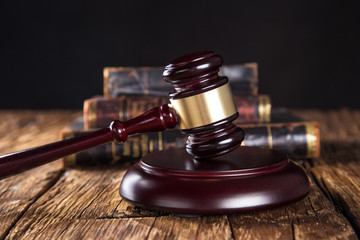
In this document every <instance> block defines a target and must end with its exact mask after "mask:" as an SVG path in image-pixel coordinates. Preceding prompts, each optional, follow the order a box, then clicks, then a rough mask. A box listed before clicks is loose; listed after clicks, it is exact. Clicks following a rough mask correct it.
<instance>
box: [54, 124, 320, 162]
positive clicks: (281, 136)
mask: <svg viewBox="0 0 360 240" xmlns="http://www.w3.org/2000/svg"><path fill="white" fill-rule="evenodd" d="M83 124H84V123H83V118H80V119H78V120H77V121H75V122H74V123H73V124H71V125H70V126H68V127H67V128H65V129H64V130H62V131H61V133H60V138H61V139H67V138H71V137H75V136H79V135H82V134H86V133H89V132H91V131H93V130H95V129H89V130H84V128H83ZM239 126H241V127H242V128H243V129H244V131H245V140H244V142H243V145H245V146H257V147H265V148H273V149H276V150H280V151H283V152H285V153H287V154H288V155H289V156H290V157H291V158H293V159H301V158H317V157H319V155H320V131H319V125H318V123H317V122H310V121H309V122H308V121H301V120H300V121H288V122H286V121H285V122H278V123H273V122H272V123H262V124H239ZM186 139H187V135H185V134H182V133H181V132H180V131H179V130H177V129H174V130H167V131H163V132H155V133H143V134H138V135H135V136H132V137H129V138H128V139H127V141H126V142H124V143H123V144H116V143H114V142H112V143H107V144H104V145H101V146H98V147H94V148H91V149H88V150H85V151H82V152H79V153H76V154H73V155H71V156H68V157H65V158H64V159H63V160H64V164H66V165H67V166H71V165H96V164H118V163H125V162H133V161H137V160H139V159H140V158H141V157H142V156H144V155H146V154H148V153H151V152H153V151H158V150H163V149H169V148H173V147H184V146H185V141H186Z"/></svg>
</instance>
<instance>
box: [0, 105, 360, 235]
mask: <svg viewBox="0 0 360 240" xmlns="http://www.w3.org/2000/svg"><path fill="white" fill-rule="evenodd" d="M294 113H295V114H297V115H299V116H301V117H303V118H305V119H308V120H316V121H318V122H319V123H320V126H321V150H322V153H321V158H320V159H313V160H304V161H302V164H303V165H304V166H305V167H306V169H307V170H308V173H309V175H310V176H311V178H312V191H311V193H310V195H309V196H308V197H307V198H305V199H304V200H301V201H299V202H297V203H295V204H292V205H289V206H286V207H282V208H277V209H271V210H267V211H257V212H249V213H244V214H231V215H219V216H202V217H196V218H182V217H177V216H174V215H171V214H166V213H161V212H155V211H147V210H143V209H140V208H137V207H133V206H132V205H130V204H128V203H126V202H125V201H123V200H122V199H121V197H120V196H119V194H118V188H119V185H120V182H121V179H122V176H123V175H124V173H125V171H126V169H125V167H124V166H117V167H115V168H114V167H111V168H106V167H102V168H100V169H99V168H97V169H95V168H80V167H79V168H72V169H66V170H63V169H62V164H61V162H60V161H56V162H53V163H50V164H47V165H44V166H41V167H38V168H36V169H33V170H30V171H28V172H26V173H23V174H20V175H17V176H13V177H10V178H7V179H3V180H1V181H0V193H1V200H0V216H1V218H0V226H1V228H0V238H1V239H33V238H38V239H47V238H49V239H114V238H116V239H130V238H131V239H222V240H223V239H358V236H360V111H355V110H347V109H342V110H336V111H318V110H297V111H294ZM80 115H81V112H80V111H0V154H5V153H8V152H12V151H17V150H21V149H24V148H29V147H33V146H37V145H40V144H45V143H49V142H52V141H55V140H57V137H58V132H59V131H60V130H61V129H62V128H63V127H65V126H66V125H67V124H69V123H70V122H71V121H72V120H73V119H75V118H76V117H77V116H80Z"/></svg>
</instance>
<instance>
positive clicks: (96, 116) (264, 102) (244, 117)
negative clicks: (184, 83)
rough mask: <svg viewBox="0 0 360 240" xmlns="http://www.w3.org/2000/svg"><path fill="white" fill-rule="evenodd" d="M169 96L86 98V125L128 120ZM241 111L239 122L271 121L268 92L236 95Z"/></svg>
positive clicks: (96, 126) (160, 103) (92, 125)
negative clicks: (266, 93) (265, 93)
mask: <svg viewBox="0 0 360 240" xmlns="http://www.w3.org/2000/svg"><path fill="white" fill-rule="evenodd" d="M168 99H169V98H168V97H154V96H148V95H145V96H125V95H123V96H121V97H118V98H110V99H109V98H106V97H103V96H98V97H94V98H90V99H87V100H85V101H84V126H85V129H89V128H103V127H107V126H108V124H109V122H111V121H112V120H114V119H119V120H121V121H126V120H128V119H131V118H134V117H136V116H138V115H140V114H141V113H143V112H145V111H147V110H150V109H152V108H154V107H156V106H161V105H162V104H165V103H168ZM234 99H235V103H236V106H237V109H238V112H239V118H238V122H239V123H260V122H269V121H270V114H271V103H270V97H269V96H268V95H256V96H254V95H237V96H234Z"/></svg>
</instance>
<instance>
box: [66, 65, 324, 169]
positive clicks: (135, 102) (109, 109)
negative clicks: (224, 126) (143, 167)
mask: <svg viewBox="0 0 360 240" xmlns="http://www.w3.org/2000/svg"><path fill="white" fill-rule="evenodd" d="M162 71H163V68H161V67H136V68H134V67H131V68H130V67H106V68H104V95H103V96H96V97H93V98H90V99H87V100H85V101H84V111H83V112H84V116H83V117H82V118H79V119H77V120H76V121H75V122H74V123H72V124H71V125H70V126H68V127H67V128H65V129H63V130H62V131H61V133H60V138H61V139H68V138H71V137H75V136H79V135H83V134H86V133H89V132H91V131H94V130H96V129H98V128H104V127H108V125H109V124H110V122H111V121H112V120H114V119H119V120H120V121H126V120H128V119H131V118H134V117H136V116H138V115H140V114H142V113H143V112H145V111H147V110H150V109H151V108H154V107H157V106H160V105H162V104H165V103H168V101H169V100H168V93H169V92H170V91H172V86H171V85H170V84H169V83H166V82H165V81H164V80H163V79H162ZM220 75H224V76H227V77H228V78H229V81H230V85H231V89H232V91H233V95H234V99H235V103H236V106H237V109H238V112H239V117H238V119H237V120H236V121H235V124H237V125H239V126H240V127H242V128H243V129H244V131H245V134H246V135H245V140H244V141H243V145H245V146H257V147H265V148H273V149H277V150H280V151H283V152H285V153H287V154H288V155H289V156H290V157H291V158H293V159H299V158H316V157H318V156H319V154H320V140H319V126H318V124H317V123H316V122H308V121H302V120H301V119H297V118H295V117H293V116H291V115H290V114H288V113H287V112H286V111H284V110H276V109H272V106H271V102H270V96H269V95H264V94H258V65H257V64H256V63H246V64H237V65H224V66H222V67H221V69H220ZM186 139H187V135H185V134H183V133H181V131H180V130H178V129H174V130H167V131H164V132H155V133H143V134H138V135H136V136H132V137H129V138H128V139H127V141H126V142H124V143H123V144H116V143H107V144H104V145H101V146H98V147H94V148H91V149H88V150H85V151H82V152H79V153H76V154H73V155H71V156H68V157H65V158H64V159H63V160H64V163H65V165H67V166H73V165H95V164H118V163H129V162H130V163H131V162H134V161H137V160H139V159H140V158H141V157H142V156H144V155H146V154H148V153H150V152H153V151H158V150H164V149H169V148H173V147H184V146H185V141H186Z"/></svg>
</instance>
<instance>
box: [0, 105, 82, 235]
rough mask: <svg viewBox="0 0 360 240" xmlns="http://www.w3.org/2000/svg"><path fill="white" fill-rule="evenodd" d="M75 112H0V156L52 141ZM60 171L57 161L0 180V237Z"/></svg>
mask: <svg viewBox="0 0 360 240" xmlns="http://www.w3.org/2000/svg"><path fill="white" fill-rule="evenodd" d="M64 113H66V115H64ZM78 115H79V112H74V111H66V112H64V111H51V112H47V111H3V110H2V111H0V155H3V154H6V153H10V152H14V151H18V150H22V149H26V148H30V147H35V146H38V145H43V144H47V143H49V142H53V141H56V140H57V139H58V132H59V131H60V130H61V129H62V128H63V127H65V126H66V125H67V124H69V123H70V122H71V121H73V120H74V119H75V118H76V116H78ZM61 172H62V165H61V162H60V161H57V162H53V163H49V164H46V165H44V166H41V167H38V168H35V169H32V170H30V171H27V172H24V173H22V174H19V175H16V176H12V177H9V178H7V179H3V180H0V193H1V199H0V215H1V218H0V226H1V228H0V239H2V238H4V237H5V235H6V234H7V233H8V232H9V231H10V229H11V228H12V226H13V225H14V224H15V223H16V222H17V221H18V219H19V218H21V216H22V214H23V213H24V212H25V211H26V210H27V209H28V208H29V207H30V206H31V204H32V203H33V202H34V201H36V199H37V198H38V197H40V196H41V195H42V194H43V193H44V192H46V191H47V189H49V188H50V187H51V186H52V185H53V184H54V183H55V182H56V181H57V179H58V178H59V176H60V174H61Z"/></svg>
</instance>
